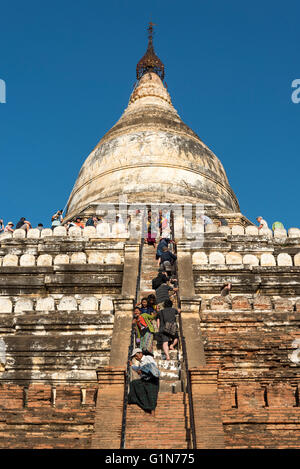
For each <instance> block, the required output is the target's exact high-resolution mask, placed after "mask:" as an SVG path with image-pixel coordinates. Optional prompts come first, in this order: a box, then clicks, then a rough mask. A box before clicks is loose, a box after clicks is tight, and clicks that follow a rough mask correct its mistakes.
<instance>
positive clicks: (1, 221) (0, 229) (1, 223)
mask: <svg viewBox="0 0 300 469" xmlns="http://www.w3.org/2000/svg"><path fill="white" fill-rule="evenodd" d="M3 232H4V223H3V220H2V218H1V219H0V234H1V233H3Z"/></svg>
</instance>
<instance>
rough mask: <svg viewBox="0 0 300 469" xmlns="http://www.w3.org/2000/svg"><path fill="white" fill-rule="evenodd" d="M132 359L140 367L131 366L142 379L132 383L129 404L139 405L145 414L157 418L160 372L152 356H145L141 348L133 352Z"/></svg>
mask: <svg viewBox="0 0 300 469" xmlns="http://www.w3.org/2000/svg"><path fill="white" fill-rule="evenodd" d="M131 358H135V359H136V360H137V361H138V362H139V365H138V366H135V365H132V362H131V361H130V362H129V364H130V366H131V367H132V368H133V369H134V371H136V372H137V373H138V374H139V375H140V379H134V380H133V381H131V383H130V391H129V394H128V404H137V405H138V406H139V407H141V408H142V409H143V410H144V411H145V412H149V413H151V414H152V416H153V417H154V416H155V408H156V405H157V396H158V391H159V370H158V368H157V365H156V363H155V360H154V358H153V356H152V354H147V355H146V354H143V352H142V350H141V349H140V348H136V349H134V350H133V352H132V355H131Z"/></svg>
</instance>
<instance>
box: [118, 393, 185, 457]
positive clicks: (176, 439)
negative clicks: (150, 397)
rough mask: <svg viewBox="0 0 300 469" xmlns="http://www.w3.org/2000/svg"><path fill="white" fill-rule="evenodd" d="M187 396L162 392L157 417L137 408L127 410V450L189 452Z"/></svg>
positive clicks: (131, 407) (132, 407) (133, 406)
mask: <svg viewBox="0 0 300 469" xmlns="http://www.w3.org/2000/svg"><path fill="white" fill-rule="evenodd" d="M185 398H186V396H185V394H184V393H183V392H179V393H177V394H172V393H170V392H159V394H158V401H157V407H156V411H155V417H152V416H151V415H149V414H146V413H145V412H144V411H143V410H142V409H140V408H139V407H138V406H136V405H130V406H128V409H127V420H126V446H125V447H126V449H151V448H155V449H187V448H189V443H188V440H187V429H186V427H187V420H188V416H187V405H186V402H185Z"/></svg>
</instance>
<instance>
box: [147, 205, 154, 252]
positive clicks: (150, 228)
mask: <svg viewBox="0 0 300 469" xmlns="http://www.w3.org/2000/svg"><path fill="white" fill-rule="evenodd" d="M146 226H147V236H146V238H145V243H147V244H148V245H149V246H153V247H154V249H155V247H156V236H157V232H156V223H155V218H154V216H153V215H152V212H151V210H148V218H147V223H146Z"/></svg>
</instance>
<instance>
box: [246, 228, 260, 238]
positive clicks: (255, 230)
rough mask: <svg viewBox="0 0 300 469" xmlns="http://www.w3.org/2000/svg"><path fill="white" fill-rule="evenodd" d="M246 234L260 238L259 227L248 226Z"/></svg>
mask: <svg viewBox="0 0 300 469" xmlns="http://www.w3.org/2000/svg"><path fill="white" fill-rule="evenodd" d="M245 233H246V235H248V236H258V228H257V226H246V229H245Z"/></svg>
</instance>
